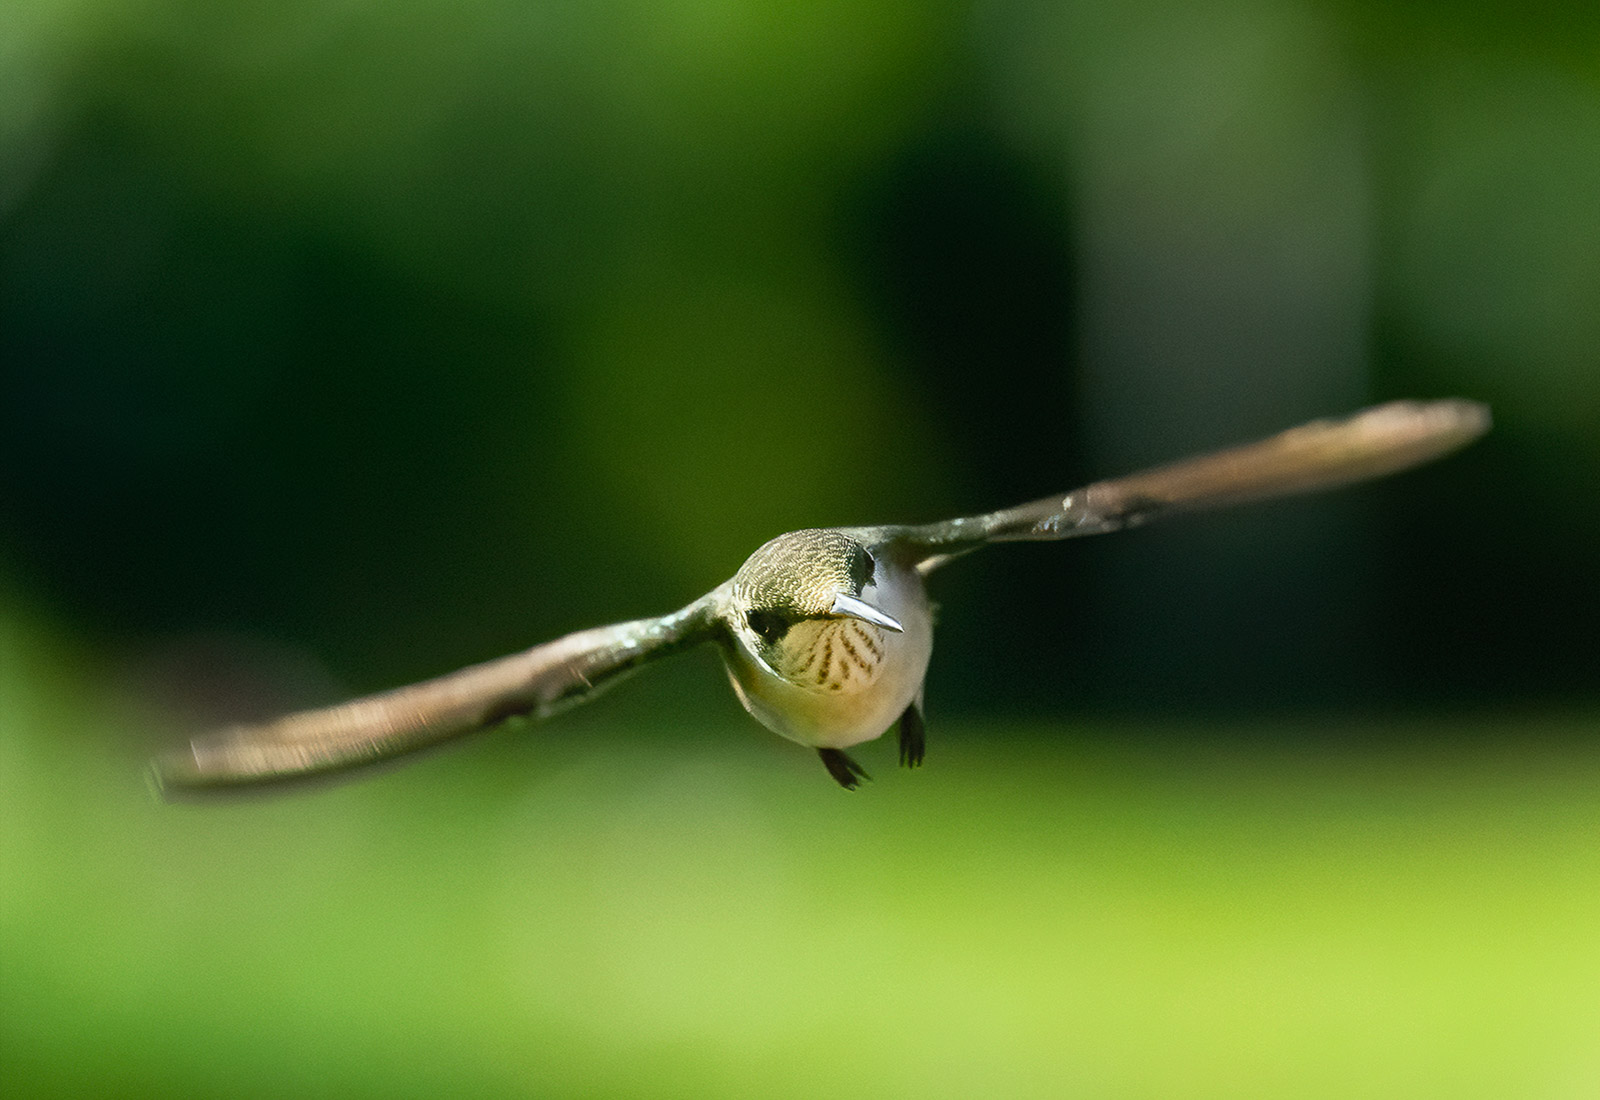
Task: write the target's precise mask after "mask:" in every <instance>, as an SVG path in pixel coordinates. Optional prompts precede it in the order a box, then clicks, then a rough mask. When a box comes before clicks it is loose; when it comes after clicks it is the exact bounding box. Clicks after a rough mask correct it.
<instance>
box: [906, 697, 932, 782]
mask: <svg viewBox="0 0 1600 1100" xmlns="http://www.w3.org/2000/svg"><path fill="white" fill-rule="evenodd" d="M925 732H926V731H925V730H924V728H923V725H922V710H921V709H920V708H919V707H918V706H917V704H915V703H912V704H911V705H910V706H909V707H907V708H906V712H905V713H904V714H902V715H901V716H900V763H901V765H902V766H904V767H907V768H918V767H921V766H922V753H923V749H924V747H925V746H924V742H923V734H924V733H925Z"/></svg>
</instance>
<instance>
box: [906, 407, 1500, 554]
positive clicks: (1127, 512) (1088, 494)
mask: <svg viewBox="0 0 1600 1100" xmlns="http://www.w3.org/2000/svg"><path fill="white" fill-rule="evenodd" d="M1488 430H1489V410H1488V408H1487V407H1485V406H1483V405H1480V404H1478V403H1476V402H1473V401H1464V400H1461V399H1459V398H1455V399H1449V400H1444V401H1395V402H1392V403H1390V404H1387V405H1377V406H1374V407H1373V408H1370V409H1366V410H1364V411H1362V412H1359V413H1356V414H1355V415H1354V416H1350V417H1347V418H1345V419H1342V420H1317V421H1313V422H1312V423H1310V424H1304V425H1301V426H1300V427H1298V428H1291V429H1289V430H1288V431H1286V432H1280V433H1279V434H1278V435H1275V436H1272V437H1271V438H1269V439H1263V440H1261V441H1260V442H1258V443H1247V444H1245V445H1244V446H1242V447H1233V448H1230V449H1229V450H1225V451H1217V452H1215V453H1213V454H1208V455H1202V456H1200V457H1198V458H1189V459H1184V460H1183V461H1180V462H1174V463H1172V464H1171V465H1168V466H1160V467H1157V468H1156V469H1153V470H1146V471H1144V472H1143V473H1137V474H1130V475H1129V476H1127V477H1120V478H1114V479H1112V480H1110V481H1099V482H1096V483H1094V484H1093V485H1089V486H1085V487H1084V488H1082V489H1078V490H1075V491H1074V492H1071V493H1067V494H1065V495H1063V496H1053V497H1046V498H1045V499H1043V500H1035V501H1032V502H1030V503H1028V504H1022V505H1018V506H1017V507H1015V508H1005V509H1002V510H1001V511H998V512H990V513H988V514H987V515H981V516H968V517H965V518H963V519H954V520H946V521H945V522H943V523H930V524H928V525H927V526H924V527H913V528H909V529H906V530H904V531H902V532H899V533H898V534H897V535H896V536H895V537H894V540H893V541H896V542H898V543H900V544H902V545H904V546H907V547H909V548H911V550H912V551H913V553H917V554H920V555H921V557H922V561H923V565H922V570H923V572H928V571H930V570H931V569H933V568H936V567H937V566H938V565H940V564H942V563H943V562H944V561H946V560H948V559H949V558H950V557H953V556H955V555H957V554H961V553H965V552H966V551H968V550H973V549H976V548H977V547H978V546H981V545H983V544H984V543H988V542H1023V541H1040V540H1049V539H1065V538H1072V537H1074V536H1077V535H1096V534H1100V533H1101V532H1103V531H1116V530H1118V529H1120V528H1123V527H1131V526H1133V525H1135V524H1139V523H1145V522H1148V521H1149V520H1152V519H1155V518H1157V517H1159V516H1164V515H1167V514H1169V513H1175V512H1184V511H1194V510H1198V509H1201V508H1218V507H1223V506H1225V505H1230V504H1242V503H1245V502H1248V501H1253V500H1262V499H1265V498H1267V497H1276V496H1287V495H1289V494H1291V493H1306V492H1312V491H1314V490H1318V489H1331V488H1333V487H1335V486H1339V485H1346V484H1349V483H1350V482H1354V481H1364V480H1366V479H1367V478H1374V477H1382V476H1383V475H1385V474H1392V473H1395V472H1397V471H1399V470H1404V469H1407V468H1409V467H1411V466H1417V465H1420V464H1422V463H1424V462H1429V461H1432V460H1433V459H1436V458H1439V457H1441V456H1443V455H1446V454H1449V453H1450V452H1451V451H1454V450H1456V449H1457V448H1458V447H1463V446H1465V445H1466V444H1468V443H1470V442H1472V441H1473V440H1474V439H1477V438H1478V437H1479V436H1480V435H1482V434H1483V433H1484V432H1486V431H1488Z"/></svg>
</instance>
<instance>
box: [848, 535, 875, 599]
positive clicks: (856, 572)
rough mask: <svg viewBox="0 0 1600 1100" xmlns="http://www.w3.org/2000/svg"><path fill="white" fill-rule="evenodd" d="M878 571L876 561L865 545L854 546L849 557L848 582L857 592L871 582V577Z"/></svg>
mask: <svg viewBox="0 0 1600 1100" xmlns="http://www.w3.org/2000/svg"><path fill="white" fill-rule="evenodd" d="M877 572H878V563H877V561H876V560H874V558H873V557H872V554H871V553H870V552H869V551H868V550H867V548H866V547H864V546H860V547H857V548H856V552H855V553H854V554H853V555H851V558H850V583H851V584H853V585H854V586H855V590H856V592H857V593H858V594H859V593H860V592H861V590H862V589H863V588H865V587H867V585H869V584H871V583H872V579H873V577H874V576H875V575H876V574H877Z"/></svg>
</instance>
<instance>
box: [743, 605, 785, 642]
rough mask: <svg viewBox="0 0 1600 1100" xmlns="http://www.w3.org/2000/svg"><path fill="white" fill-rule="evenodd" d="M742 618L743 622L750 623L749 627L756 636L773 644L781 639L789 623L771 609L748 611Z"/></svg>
mask: <svg viewBox="0 0 1600 1100" xmlns="http://www.w3.org/2000/svg"><path fill="white" fill-rule="evenodd" d="M744 618H745V622H747V623H749V624H750V629H751V630H753V631H755V634H756V637H758V638H760V639H761V640H762V641H763V642H766V643H767V644H768V645H774V644H776V643H777V642H778V641H779V640H781V639H782V638H783V636H784V635H785V634H787V633H789V627H790V625H791V624H790V622H789V620H787V619H785V618H784V617H783V616H782V615H778V614H775V613H774V612H771V611H748V612H746V613H745V617H744Z"/></svg>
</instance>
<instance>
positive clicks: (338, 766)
mask: <svg viewBox="0 0 1600 1100" xmlns="http://www.w3.org/2000/svg"><path fill="white" fill-rule="evenodd" d="M720 592H721V589H718V590H717V591H716V592H712V593H710V594H708V595H707V596H705V597H703V598H702V599H700V600H697V601H696V602H695V603H693V604H690V605H689V606H688V607H686V608H684V609H682V610H681V611H678V612H675V613H673V614H671V615H663V616H660V617H658V618H651V619H638V620H635V621H633V622H626V623H617V624H615V625H612V626H602V627H597V628H595V629H593V630H581V631H578V632H577V633H575V634H568V635H566V636H565V637H562V638H557V639H556V640H554V641H551V642H546V643H544V644H543V645H537V646H534V647H533V648H532V649H528V650H524V651H523V652H521V653H514V654H512V655H511V656H509V657H501V658H499V659H498V660H493V661H486V662H484V663H483V664H478V665H473V666H471V667H469V668H464V669H462V670H460V671H459V672H452V673H450V674H449V675H446V676H440V677H438V678H437V679H433V680H427V681H424V682H423V683H420V684H412V685H410V686H408V687H402V688H396V689H394V690H393V691H386V692H383V693H382V694H379V695H372V696H368V697H366V698H364V699H356V700H353V701H352V702H348V703H342V704H340V705H338V706H332V707H325V708H323V709H320V710H309V711H302V712H300V713H298V714H290V715H287V716H285V717H283V718H278V719H276V720H274V721H270V722H263V723H260V724H257V725H242V726H231V727H228V728H226V729H222V730H218V731H216V732H213V733H209V734H205V735H202V736H200V737H196V738H194V739H193V740H191V741H190V742H189V745H188V746H187V747H186V748H185V749H183V750H180V751H177V752H173V753H171V754H169V755H168V756H166V757H164V758H162V759H161V760H159V761H157V763H156V777H157V780H158V782H159V783H160V784H161V786H162V788H163V789H164V790H183V789H195V788H208V787H233V786H242V785H249V784H257V783H268V782H273V781H278V780H288V779H295V778H299V777H302V776H308V775H313V774H317V773H322V772H330V771H336V770H342V769H346V768H354V767H359V766H361V765H364V764H372V763H376V762H377V761H380V760H385V759H388V758H390V757H394V756H399V755H401V754H403V753H408V752H413V751H415V750H417V749H421V748H425V747H427V746H429V745H434V744H437V743H439V742H441V741H446V740H449V739H451V738H455V737H460V736H463V735H465V734H469V733H473V732H476V731H478V730H482V729H487V728H488V727H490V726H493V725H495V724H496V723H498V722H501V721H503V720H505V719H507V718H511V717H515V716H518V715H527V716H530V717H534V718H544V717H547V716H549V715H550V714H553V713H555V712H556V711H559V710H562V709H565V708H566V707H568V706H573V705H576V704H577V703H581V702H584V701H586V700H588V699H590V698H592V697H593V696H594V695H595V694H596V693H597V692H598V691H600V690H601V689H602V688H604V687H606V686H609V685H610V684H612V683H614V682H616V681H617V680H618V679H620V678H621V677H622V676H623V675H625V674H626V673H628V672H631V671H633V670H634V669H637V668H638V667H639V666H641V665H643V664H646V663H648V662H650V661H653V660H656V659H657V658H660V657H663V656H665V655H667V654H668V653H673V652H676V651H678V650H680V649H684V648H687V647H689V646H692V645H697V644H699V643H700V642H702V641H706V640H708V639H709V638H711V637H712V636H713V635H714V633H715V622H716V618H715V614H714V608H715V601H716V598H717V597H718V595H719V593H720Z"/></svg>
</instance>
